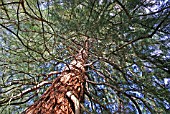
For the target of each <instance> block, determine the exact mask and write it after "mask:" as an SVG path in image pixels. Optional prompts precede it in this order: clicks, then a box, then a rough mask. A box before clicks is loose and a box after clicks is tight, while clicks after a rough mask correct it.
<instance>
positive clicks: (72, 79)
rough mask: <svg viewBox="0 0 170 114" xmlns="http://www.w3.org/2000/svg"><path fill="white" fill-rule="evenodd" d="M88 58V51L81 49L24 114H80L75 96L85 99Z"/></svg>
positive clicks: (80, 99) (79, 99)
mask: <svg viewBox="0 0 170 114" xmlns="http://www.w3.org/2000/svg"><path fill="white" fill-rule="evenodd" d="M86 58H87V53H86V51H85V50H83V49H82V50H80V51H79V53H78V54H77V55H76V56H75V59H74V60H73V61H72V62H71V63H70V64H69V65H67V66H66V67H65V69H64V70H63V72H62V73H61V75H60V76H59V77H57V78H56V79H55V80H54V82H53V83H52V85H51V86H50V87H49V88H48V89H47V90H46V91H45V93H44V94H43V95H42V96H41V97H40V99H39V100H38V101H36V102H35V103H34V104H33V105H31V106H30V107H28V108H27V109H26V110H25V111H24V112H23V114H74V113H77V114H78V113H79V112H80V106H77V105H78V104H79V103H77V104H76V106H75V103H74V101H73V98H76V99H78V102H80V101H82V100H83V94H84V88H83V86H84V78H85V68H84V64H85V60H86ZM68 92H70V93H68ZM67 93H68V94H69V96H70V98H69V97H68V96H67ZM71 94H72V95H71Z"/></svg>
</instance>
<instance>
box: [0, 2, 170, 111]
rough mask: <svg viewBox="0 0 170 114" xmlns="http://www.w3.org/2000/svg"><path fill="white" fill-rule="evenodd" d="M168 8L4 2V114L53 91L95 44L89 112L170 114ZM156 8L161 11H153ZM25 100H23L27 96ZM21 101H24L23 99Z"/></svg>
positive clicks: (0, 67) (0, 18) (0, 37)
mask: <svg viewBox="0 0 170 114" xmlns="http://www.w3.org/2000/svg"><path fill="white" fill-rule="evenodd" d="M168 3H169V2H168V1H163V0H153V1H150V0H99V1H98V0H72V1H70V0H53V1H50V0H29V1H28V0H23V1H22V0H21V1H19V0H13V1H8V0H1V1H0V42H1V43H0V106H1V107H0V112H1V113H2V114H3V113H4V114H7V113H19V112H22V111H23V110H24V109H25V108H26V107H27V106H29V105H31V104H32V103H33V102H34V101H36V100H37V99H38V98H39V97H40V96H41V95H42V93H43V92H44V91H45V90H46V89H47V88H48V87H49V86H50V84H51V82H52V81H53V79H55V78H56V75H54V76H51V77H49V78H48V79H47V80H46V81H49V83H48V84H45V85H43V86H42V87H40V88H39V89H36V90H34V91H29V92H27V93H22V92H24V90H28V89H29V88H31V87H34V86H35V85H37V84H39V83H41V82H43V81H44V79H45V78H46V76H47V74H48V73H49V72H51V71H54V70H57V71H61V70H62V68H63V67H64V65H66V64H68V63H69V62H70V61H71V60H72V59H73V58H74V57H73V55H74V54H76V53H77V51H78V50H80V49H81V48H83V47H84V46H83V44H84V37H88V38H90V49H89V58H88V63H91V62H92V63H93V64H92V65H90V66H87V74H88V80H87V81H86V93H85V103H84V104H83V105H84V107H83V109H84V112H87V113H88V112H89V113H116V112H117V113H149V112H150V113H166V112H167V111H168V109H169V108H170V104H169V103H170V97H169V89H168V88H167V87H166V86H165V84H164V79H165V78H169V74H170V61H169V59H170V58H169V54H170V52H169V50H170V46H169V42H170V39H169V34H170V31H169V30H170V29H169V6H168V5H169V4H168ZM155 8H157V9H155ZM21 93H22V94H21ZM18 95H20V96H18Z"/></svg>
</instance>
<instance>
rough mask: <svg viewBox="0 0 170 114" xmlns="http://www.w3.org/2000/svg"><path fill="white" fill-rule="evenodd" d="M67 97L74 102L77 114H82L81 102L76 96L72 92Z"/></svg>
mask: <svg viewBox="0 0 170 114" xmlns="http://www.w3.org/2000/svg"><path fill="white" fill-rule="evenodd" d="M66 95H67V96H68V97H69V98H70V99H71V100H72V101H73V103H74V107H75V114H80V102H79V100H78V99H77V98H76V96H75V95H74V94H73V93H72V92H71V91H68V92H67V93H66Z"/></svg>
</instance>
